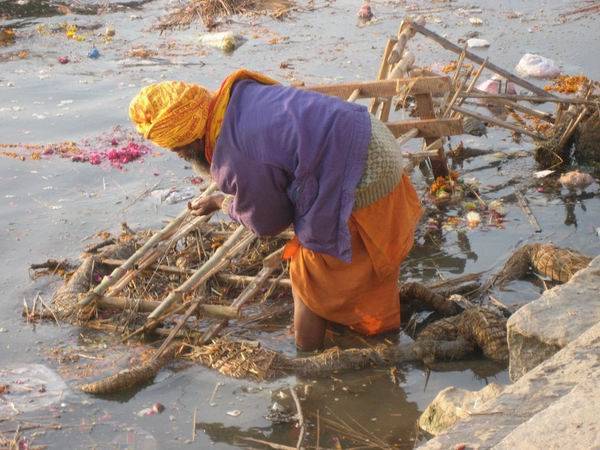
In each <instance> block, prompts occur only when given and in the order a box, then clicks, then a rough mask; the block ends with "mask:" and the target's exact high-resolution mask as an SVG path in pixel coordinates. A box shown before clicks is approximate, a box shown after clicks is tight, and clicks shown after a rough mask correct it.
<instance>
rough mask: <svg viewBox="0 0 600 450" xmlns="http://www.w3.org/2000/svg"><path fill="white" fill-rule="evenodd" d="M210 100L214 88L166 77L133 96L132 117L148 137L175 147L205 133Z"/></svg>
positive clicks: (165, 145) (130, 115)
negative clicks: (208, 89) (210, 88)
mask: <svg viewBox="0 0 600 450" xmlns="http://www.w3.org/2000/svg"><path fill="white" fill-rule="evenodd" d="M210 101H211V94H210V92H209V91H207V90H206V89H205V88H203V87H202V86H200V85H197V84H190V83H184V82H182V81H164V82H162V83H156V84H151V85H150V86H146V87H145V88H143V89H142V90H141V91H140V92H139V94H138V95H136V96H135V97H134V98H133V100H132V101H131V104H130V105H129V117H130V118H131V120H132V121H133V123H134V124H135V125H136V128H137V130H138V131H139V132H140V133H141V134H142V135H143V136H144V137H145V138H146V139H150V140H151V141H152V142H154V143H155V144H156V145H158V146H160V147H165V148H169V149H172V148H175V147H181V146H184V145H187V144H189V143H191V142H193V141H195V140H197V139H200V138H202V137H203V136H204V133H205V130H206V120H207V117H208V107H209V104H210Z"/></svg>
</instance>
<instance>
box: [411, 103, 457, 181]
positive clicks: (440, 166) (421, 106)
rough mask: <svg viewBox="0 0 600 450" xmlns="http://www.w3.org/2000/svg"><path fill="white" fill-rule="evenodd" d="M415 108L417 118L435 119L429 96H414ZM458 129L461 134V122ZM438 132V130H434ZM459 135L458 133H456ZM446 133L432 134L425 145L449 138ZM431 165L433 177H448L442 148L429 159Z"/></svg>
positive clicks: (427, 137) (426, 138)
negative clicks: (435, 155)
mask: <svg viewBox="0 0 600 450" xmlns="http://www.w3.org/2000/svg"><path fill="white" fill-rule="evenodd" d="M415 101H416V108H415V112H416V113H417V116H418V117H419V118H421V119H434V118H435V109H434V108H433V100H432V98H431V95H430V94H418V95H415ZM459 128H460V130H461V132H462V121H461V122H460V124H459ZM436 131H438V130H436ZM457 134H460V133H457ZM449 135H450V134H448V133H443V134H433V135H429V136H424V137H425V144H426V145H427V146H429V145H431V144H432V143H433V142H435V141H436V140H437V138H439V137H442V136H449ZM429 161H430V163H431V169H432V171H433V176H434V177H436V178H437V177H446V176H448V175H449V173H450V171H449V170H448V163H447V162H446V156H445V155H444V149H443V146H440V148H439V152H438V156H437V157H435V158H429Z"/></svg>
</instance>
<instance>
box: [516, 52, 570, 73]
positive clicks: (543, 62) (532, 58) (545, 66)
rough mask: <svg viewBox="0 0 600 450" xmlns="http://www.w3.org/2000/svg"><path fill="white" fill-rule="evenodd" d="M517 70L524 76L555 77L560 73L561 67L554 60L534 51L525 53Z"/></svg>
mask: <svg viewBox="0 0 600 450" xmlns="http://www.w3.org/2000/svg"><path fill="white" fill-rule="evenodd" d="M515 70H516V71H517V73H518V74H519V75H521V76H523V77H533V78H555V77H557V76H559V75H560V69H559V68H558V66H557V65H556V63H555V62H554V61H552V60H551V59H548V58H545V57H543V56H540V55H534V54H532V53H526V54H525V55H523V57H522V58H521V60H520V61H519V63H518V64H517V66H516V67H515Z"/></svg>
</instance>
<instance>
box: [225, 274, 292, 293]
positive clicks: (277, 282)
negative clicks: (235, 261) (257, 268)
mask: <svg viewBox="0 0 600 450" xmlns="http://www.w3.org/2000/svg"><path fill="white" fill-rule="evenodd" d="M217 278H218V279H220V280H223V281H225V282H228V283H240V284H250V283H252V282H253V281H254V280H255V278H256V277H252V276H247V275H234V274H231V273H219V274H217ZM267 284H269V285H271V286H279V287H283V288H288V289H289V288H291V287H292V281H291V280H290V279H289V278H281V279H277V278H271V279H270V280H267Z"/></svg>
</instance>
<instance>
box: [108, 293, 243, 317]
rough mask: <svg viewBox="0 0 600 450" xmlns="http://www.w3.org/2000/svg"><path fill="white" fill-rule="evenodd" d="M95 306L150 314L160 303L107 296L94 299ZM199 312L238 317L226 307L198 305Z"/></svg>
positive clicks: (214, 315)
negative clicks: (134, 310)
mask: <svg viewBox="0 0 600 450" xmlns="http://www.w3.org/2000/svg"><path fill="white" fill-rule="evenodd" d="M96 304H97V305H98V306H99V307H101V308H102V307H104V308H113V309H121V310H125V309H136V310H137V311H139V312H152V311H154V310H155V309H156V308H157V307H158V305H160V302H157V301H153V300H144V299H131V298H127V297H110V296H108V295H102V296H99V297H98V298H97V299H96ZM199 308H200V310H201V311H202V312H203V313H204V314H206V315H208V316H212V317H217V318H222V319H223V318H225V319H235V318H237V317H239V312H238V309H237V308H234V307H232V306H226V305H199Z"/></svg>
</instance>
